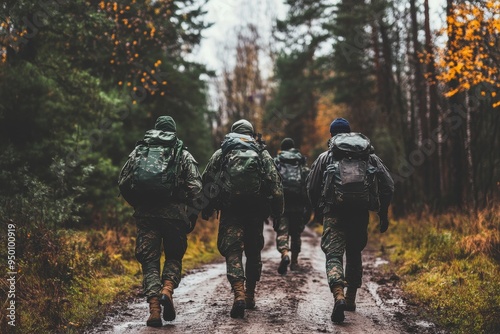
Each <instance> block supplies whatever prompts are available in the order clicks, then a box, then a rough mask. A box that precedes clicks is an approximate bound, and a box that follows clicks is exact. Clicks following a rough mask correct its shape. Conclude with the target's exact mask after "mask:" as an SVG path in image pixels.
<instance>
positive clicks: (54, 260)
mask: <svg viewBox="0 0 500 334" xmlns="http://www.w3.org/2000/svg"><path fill="white" fill-rule="evenodd" d="M217 230H218V225H217V222H215V221H210V222H206V221H202V220H199V221H198V224H197V226H196V228H195V230H194V231H193V232H192V233H191V234H190V235H189V236H188V250H187V252H186V255H185V258H184V261H183V272H184V273H185V272H186V271H187V270H190V269H193V268H195V267H197V266H199V265H201V264H203V263H208V262H211V261H214V260H215V259H217V258H218V257H220V255H219V253H218V251H217V246H216V238H217ZM135 233H136V231H135V226H134V224H123V225H122V226H120V227H114V228H103V229H100V230H85V231H71V230H58V231H53V230H50V229H44V228H40V229H39V235H37V236H36V238H34V237H33V236H31V234H30V233H28V232H26V231H24V232H22V231H20V233H19V235H18V236H17V237H18V244H19V245H20V246H19V247H18V249H17V251H18V254H19V257H18V258H19V259H20V260H19V273H18V278H19V279H18V282H17V291H18V293H17V294H16V303H17V305H18V308H17V310H16V311H17V314H16V316H17V320H16V325H17V326H16V329H17V333H21V334H22V333H79V332H81V331H82V330H83V329H84V328H87V327H88V326H90V325H92V324H93V323H95V322H96V321H99V320H101V319H102V318H103V317H104V315H105V314H106V312H107V311H108V310H109V309H110V307H111V306H112V305H113V304H116V303H119V302H122V301H125V300H126V299H128V298H130V297H131V296H133V295H134V294H135V292H136V291H137V290H138V289H139V288H140V285H141V281H142V272H141V268H140V264H139V263H138V262H137V260H136V259H135ZM21 245H22V246H21ZM21 259H22V260H21ZM0 288H1V289H0V297H1V298H2V299H3V300H7V298H6V296H4V292H5V291H7V290H6V289H5V288H6V287H4V286H1V287H0ZM4 297H5V298H4ZM0 328H1V329H2V330H1V332H3V331H4V330H7V328H8V327H7V325H6V318H5V316H3V315H2V316H0Z"/></svg>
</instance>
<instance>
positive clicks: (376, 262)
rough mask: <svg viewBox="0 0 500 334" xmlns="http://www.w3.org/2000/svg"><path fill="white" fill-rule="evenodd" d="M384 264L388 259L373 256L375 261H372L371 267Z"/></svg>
mask: <svg viewBox="0 0 500 334" xmlns="http://www.w3.org/2000/svg"><path fill="white" fill-rule="evenodd" d="M384 264H389V261H387V260H384V259H382V258H380V257H377V258H375V262H374V263H373V267H374V268H377V267H380V266H382V265H384Z"/></svg>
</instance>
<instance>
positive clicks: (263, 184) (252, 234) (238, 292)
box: [202, 119, 283, 318]
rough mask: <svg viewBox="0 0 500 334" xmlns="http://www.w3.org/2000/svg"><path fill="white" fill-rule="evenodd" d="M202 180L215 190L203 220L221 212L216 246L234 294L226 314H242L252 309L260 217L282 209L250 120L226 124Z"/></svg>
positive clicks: (276, 179) (275, 176) (276, 180)
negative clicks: (223, 260)
mask: <svg viewBox="0 0 500 334" xmlns="http://www.w3.org/2000/svg"><path fill="white" fill-rule="evenodd" d="M203 184H204V187H208V188H210V193H211V194H212V193H215V194H217V196H216V197H214V198H213V201H212V202H211V203H210V204H209V205H208V206H207V207H206V208H205V209H203V211H202V217H203V219H208V218H209V217H210V216H212V214H213V212H214V211H215V209H217V210H219V209H220V210H221V218H220V224H219V234H218V239H217V247H218V249H219V252H220V253H221V254H222V256H224V257H225V258H226V265H227V278H228V281H229V283H230V284H231V287H232V290H233V292H234V302H233V306H232V309H231V312H230V315H231V317H232V318H243V317H244V315H245V308H247V309H252V308H254V307H255V287H256V284H257V281H259V280H260V276H261V271H262V262H261V255H260V253H261V251H262V248H263V247H264V236H263V227H264V226H263V224H264V220H265V219H266V217H268V216H269V215H271V216H272V217H274V218H278V217H279V216H280V215H281V214H282V212H283V189H282V185H281V178H280V176H279V173H278V171H277V170H276V167H275V166H274V163H273V159H272V158H271V156H270V155H269V153H268V152H267V151H266V150H265V148H264V146H263V144H262V143H258V142H256V141H255V139H254V130H253V126H252V124H250V122H248V121H247V120H244V119H243V120H239V121H237V122H235V123H234V124H233V125H232V127H231V133H229V134H228V135H226V137H225V139H224V141H223V142H222V145H221V149H219V150H217V151H216V152H215V153H214V154H213V155H212V157H211V158H210V160H209V162H208V164H207V167H206V169H205V171H204V172H203ZM243 251H244V252H245V256H246V268H245V270H243V262H242V256H243ZM245 280H246V287H245ZM245 290H246V291H245Z"/></svg>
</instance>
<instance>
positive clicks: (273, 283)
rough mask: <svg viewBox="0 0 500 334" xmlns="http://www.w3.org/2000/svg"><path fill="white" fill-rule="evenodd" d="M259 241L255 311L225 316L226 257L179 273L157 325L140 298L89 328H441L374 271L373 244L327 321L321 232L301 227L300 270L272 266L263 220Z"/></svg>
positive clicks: (275, 259) (357, 332) (275, 256)
mask: <svg viewBox="0 0 500 334" xmlns="http://www.w3.org/2000/svg"><path fill="white" fill-rule="evenodd" d="M265 236H266V247H265V249H264V251H263V253H262V260H263V263H264V266H263V273H262V280H261V281H260V283H259V284H258V286H257V295H256V304H257V307H256V309H254V310H247V311H246V314H245V318H244V319H232V318H231V317H230V316H229V311H230V309H231V305H232V293H231V291H230V285H229V283H228V281H227V279H226V275H225V264H224V263H217V264H211V265H207V266H204V267H203V268H201V269H199V270H196V271H194V272H191V273H189V274H188V275H186V276H185V277H184V278H183V279H182V282H181V284H180V286H179V288H178V289H176V290H175V294H174V303H175V307H176V311H177V318H176V319H175V320H174V321H172V322H164V323H163V324H164V325H163V327H162V328H148V327H146V326H145V321H146V319H147V316H148V306H147V304H146V302H145V301H144V299H140V300H137V301H135V302H132V303H130V304H129V305H127V306H126V307H124V308H122V309H121V310H120V312H118V315H114V316H109V317H107V319H106V320H105V321H104V323H103V324H101V325H100V326H98V327H96V328H94V329H92V330H91V331H89V332H88V333H116V334H118V333H127V334H132V333H134V334H135V333H141V334H146V333H159V332H165V333H240V334H242V333H251V334H255V333H318V332H319V333H351V334H362V333H363V334H366V333H384V334H391V333H446V332H445V331H443V330H439V329H437V328H436V326H434V324H432V323H429V322H426V321H422V320H419V319H418V316H417V315H416V314H415V313H416V312H415V311H414V310H412V309H411V308H410V307H408V306H407V305H404V302H403V300H402V299H401V298H399V295H400V294H399V292H398V289H397V287H395V285H396V283H395V282H396V281H397V279H398V278H397V277H396V276H395V275H392V276H390V277H383V276H380V272H379V270H378V269H377V268H378V266H379V264H382V263H384V261H383V260H382V259H380V258H376V257H375V256H374V253H375V252H374V251H373V250H370V249H367V250H365V252H364V277H363V282H364V285H363V287H362V289H360V290H358V302H357V310H356V312H346V319H345V322H344V323H343V324H341V325H338V324H333V323H332V322H331V320H330V315H331V312H332V308H333V297H332V294H331V293H330V291H329V288H328V284H327V281H326V274H325V255H324V254H323V252H322V251H321V248H320V245H319V243H320V238H319V237H318V236H317V235H315V234H314V232H313V231H311V230H308V229H306V231H305V232H304V234H303V237H302V240H303V246H302V253H301V254H300V257H299V262H300V264H301V270H300V271H288V273H287V275H285V276H281V275H279V274H278V273H277V271H276V270H277V267H278V263H279V253H278V252H277V251H276V249H275V242H274V236H275V234H274V231H272V228H271V227H270V226H269V225H267V226H266V227H265Z"/></svg>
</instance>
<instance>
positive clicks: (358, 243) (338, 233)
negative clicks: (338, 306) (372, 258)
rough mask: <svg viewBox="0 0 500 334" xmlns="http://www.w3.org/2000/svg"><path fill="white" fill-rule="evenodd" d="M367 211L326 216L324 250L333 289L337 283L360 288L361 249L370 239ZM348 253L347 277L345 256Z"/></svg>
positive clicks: (322, 245)
mask: <svg viewBox="0 0 500 334" xmlns="http://www.w3.org/2000/svg"><path fill="white" fill-rule="evenodd" d="M368 217H369V216H368V211H364V210H363V211H361V212H350V213H339V214H337V215H336V216H335V217H333V216H331V215H325V217H324V218H323V235H322V237H321V249H322V250H323V252H324V253H325V255H326V276H327V278H328V285H329V286H330V289H331V288H332V287H333V286H334V285H336V284H341V285H343V286H346V285H347V286H351V287H355V288H359V287H361V279H362V276H363V265H362V261H361V251H362V250H363V249H364V248H365V246H366V243H367V241H368V231H367V228H368ZM344 252H345V255H346V270H345V276H344V269H343V257H344Z"/></svg>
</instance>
